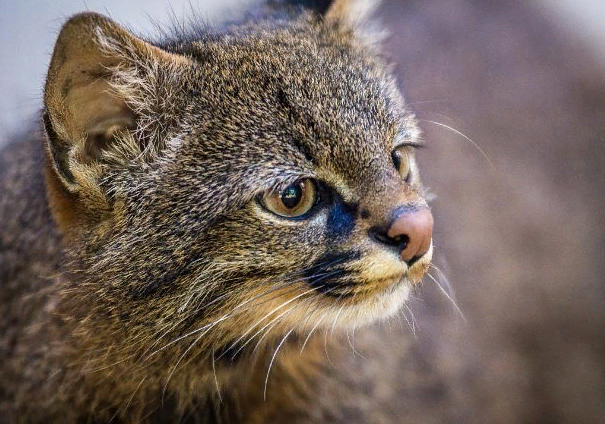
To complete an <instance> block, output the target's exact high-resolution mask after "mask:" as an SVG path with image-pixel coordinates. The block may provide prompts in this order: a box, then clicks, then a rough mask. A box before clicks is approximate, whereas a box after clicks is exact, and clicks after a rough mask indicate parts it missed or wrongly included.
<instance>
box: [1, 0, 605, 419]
mask: <svg viewBox="0 0 605 424" xmlns="http://www.w3.org/2000/svg"><path fill="white" fill-rule="evenodd" d="M7 3H8V4H7ZM246 3H249V1H246V0H231V1H227V0H222V1H220V2H215V1H210V0H208V1H203V0H197V1H191V2H190V1H189V0H185V1H181V0H178V1H177V0H171V1H170V2H168V1H159V0H158V1H148V2H145V3H144V6H141V4H143V3H140V2H135V1H128V0H122V1H120V2H117V1H97V0H94V1H93V0H87V1H83V0H81V1H68V0H62V1H53V2H43V3H42V2H33V1H20V2H5V4H3V5H2V6H1V8H2V13H1V14H0V33H1V38H0V39H1V43H0V57H1V58H2V59H1V60H0V75H1V77H0V93H1V94H2V95H1V96H0V134H6V133H8V132H13V131H17V130H18V129H19V128H20V127H22V126H23V124H24V122H31V121H33V120H34V113H35V111H36V110H37V109H38V108H39V107H40V104H41V101H40V98H41V93H42V88H41V87H42V85H43V79H44V74H45V67H46V64H47V62H48V60H49V57H50V53H51V51H52V45H53V42H54V38H55V36H56V34H57V32H58V29H59V28H60V26H61V23H62V22H63V21H64V20H65V19H66V17H68V16H69V15H70V14H72V13H75V12H77V11H81V10H86V9H88V10H94V11H98V12H101V13H105V14H107V15H110V16H111V17H113V18H114V19H115V20H117V21H119V22H121V23H123V24H127V25H129V26H130V27H131V28H132V29H133V30H135V31H136V32H138V33H142V34H149V33H152V32H153V25H152V24H151V20H156V21H159V22H161V23H168V22H169V20H170V19H169V14H171V13H174V15H176V16H177V17H182V16H187V15H188V13H189V10H190V4H191V5H193V7H194V8H195V9H197V10H201V11H202V16H206V17H207V18H208V19H209V20H210V21H213V20H216V19H220V18H223V17H224V16H225V14H226V13H235V11H237V10H239V9H241V8H242V7H243V6H245V4H246ZM377 16H378V17H379V18H380V19H381V20H382V22H383V24H384V25H385V26H386V27H387V28H388V29H389V31H390V36H389V37H388V38H387V41H386V46H385V49H386V54H387V55H388V57H389V58H390V60H391V61H392V62H393V63H395V64H396V71H397V74H398V77H399V81H400V84H401V86H402V88H403V90H404V93H405V95H406V98H407V100H408V102H409V104H410V106H411V108H413V109H415V110H416V112H417V116H418V118H419V119H420V123H421V126H422V128H423V130H424V137H425V139H426V140H427V142H428V144H429V146H430V147H429V148H428V149H424V150H423V151H421V152H420V153H419V155H420V161H421V166H422V172H423V176H424V180H425V182H426V183H427V185H428V186H430V188H431V190H432V192H433V193H434V194H435V195H436V200H434V201H433V203H432V208H433V212H434V215H435V221H436V232H435V245H436V252H437V253H436V260H435V263H436V265H437V266H438V268H439V270H441V271H443V275H442V274H441V272H440V271H438V270H437V269H435V270H433V271H432V274H433V275H434V277H435V278H436V280H437V281H438V282H439V284H441V285H443V286H446V285H447V283H448V282H449V283H451V286H452V287H453V293H449V295H450V297H454V296H455V302H456V303H457V305H458V307H459V308H460V310H461V311H462V313H463V314H464V319H463V318H462V317H461V314H460V313H458V312H457V308H456V307H454V306H453V304H452V302H450V300H449V299H448V297H447V296H446V295H444V293H443V292H442V291H441V290H440V289H439V288H438V286H437V284H435V283H434V282H433V281H432V280H431V279H430V278H428V279H426V281H425V284H424V285H423V287H422V289H421V290H420V293H418V296H417V298H418V299H416V300H414V301H413V302H412V304H411V306H410V307H411V310H412V312H413V313H414V316H415V320H416V324H414V325H417V327H418V328H417V329H416V339H415V340H414V341H413V344H412V352H415V353H416V355H411V356H409V359H408V360H406V361H405V362H404V363H402V364H401V372H403V373H404V374H406V375H408V376H409V378H408V379H406V380H405V382H403V383H402V386H403V387H404V389H405V390H402V392H401V393H402V405H403V406H402V408H403V409H404V411H403V412H402V415H401V417H402V420H403V421H409V422H423V423H428V422H574V423H575V422H578V423H579V422H601V423H603V422H605V278H604V276H603V272H604V269H605V266H604V263H605V253H604V252H605V222H604V219H603V214H604V211H605V25H604V24H603V22H604V21H603V20H604V19H605V2H603V1H602V0H595V1H589V0H584V1H580V0H577V1H563V0H541V1H534V2H527V1H513V0H509V1H502V2H497V1H479V0H448V1H442V0H390V1H389V0H385V1H384V3H383V5H382V6H381V8H380V9H379V10H378V12H377Z"/></svg>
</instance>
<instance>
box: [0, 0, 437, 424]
mask: <svg viewBox="0 0 605 424" xmlns="http://www.w3.org/2000/svg"><path fill="white" fill-rule="evenodd" d="M304 3H306V2H273V3H271V4H270V5H269V6H266V9H264V10H266V11H267V13H268V14H269V15H268V17H265V18H262V19H254V20H252V21H249V22H244V23H242V24H241V25H239V26H237V27H229V28H228V29H226V30H224V31H219V32H209V31H206V30H203V29H192V30H191V32H190V33H179V34H176V35H175V36H174V37H168V38H166V39H164V40H162V41H160V42H157V43H151V42H149V41H145V40H142V39H140V38H137V37H135V36H134V35H132V34H130V33H129V32H127V31H125V30H124V29H122V28H121V27H120V26H119V25H117V24H116V23H114V22H112V21H110V20H109V19H107V18H105V17H102V16H100V15H96V14H81V15H77V16H75V17H73V18H71V19H70V20H69V21H68V22H67V23H66V24H65V26H64V27H63V29H62V31H61V33H60V34H59V38H58V41H57V44H56V47H55V51H54V53H53V57H52V60H51V63H50V67H49V72H48V78H47V82H46V87H45V95H44V111H43V116H42V125H41V126H42V127H43V128H44V133H45V134H44V136H43V135H42V131H41V130H40V129H35V130H33V131H32V132H31V133H30V134H29V135H28V136H27V137H25V138H24V139H22V140H19V141H18V142H16V143H14V144H12V145H11V146H9V147H8V148H7V149H6V150H5V151H4V152H3V153H2V165H1V166H0V172H1V174H0V176H1V178H0V184H1V185H2V187H1V188H2V191H3V193H6V194H5V195H3V198H2V200H1V201H0V213H1V215H0V218H1V220H2V225H3V227H2V229H3V231H2V235H1V237H2V238H1V239H0V240H1V242H2V251H1V252H0V260H1V262H0V272H1V273H2V274H1V276H2V285H3V288H2V303H1V305H2V306H1V307H2V312H3V314H4V316H7V317H8V320H5V321H4V322H3V328H2V334H3V336H2V339H1V344H0V349H1V350H0V357H1V358H2V361H1V362H2V365H0V370H1V371H2V374H3V378H2V380H3V385H4V387H3V388H2V392H0V394H1V395H2V400H0V402H1V403H0V408H1V411H2V413H3V414H4V416H5V417H9V418H8V420H9V421H10V422H19V421H23V422H29V421H40V420H44V421H53V422H81V421H82V420H89V421H98V422H107V421H108V420H111V419H113V420H116V421H126V422H129V421H162V420H167V421H174V420H177V419H179V417H180V418H181V419H185V418H186V419H190V420H192V421H201V422H208V421H213V420H216V421H243V422H269V421H271V420H275V419H278V418H279V419H285V418H286V417H289V416H290V417H297V418H298V419H300V420H301V421H304V420H312V419H313V420H315V419H322V420H323V419H326V417H328V416H332V417H337V416H343V417H344V416H345V415H346V414H345V415H342V414H344V412H343V411H345V410H346V408H347V407H346V406H345V404H346V403H347V402H351V401H353V400H355V399H358V398H360V399H364V398H368V396H369V395H368V393H363V391H359V392H357V393H355V390H353V389H351V393H348V394H347V393H346V391H347V390H349V387H348V386H347V385H345V386H343V387H342V393H336V392H334V393H332V394H331V396H332V397H333V400H332V402H328V403H327V404H325V403H323V402H324V399H319V398H318V391H319V387H320V386H329V385H330V384H333V383H331V382H333V381H334V379H338V378H344V379H346V378H350V377H349V376H347V375H346V373H343V370H338V369H337V368H333V369H329V368H327V365H326V360H328V361H329V358H326V356H325V353H324V350H327V349H328V348H327V344H328V343H327V339H328V334H329V335H330V336H333V335H334V333H336V335H335V336H334V337H330V340H331V342H330V344H333V345H334V349H335V353H334V355H336V357H338V356H339V355H340V354H339V353H338V352H339V348H340V346H341V345H342V344H343V340H342V339H341V338H339V337H338V334H339V333H340V332H341V331H342V330H343V329H350V328H355V327H357V326H361V325H363V324H366V323H369V322H373V321H376V320H378V319H381V318H386V317H388V316H390V315H392V314H394V313H395V312H396V311H397V309H398V308H399V307H400V306H401V305H402V303H403V302H404V301H405V299H406V297H407V295H408V292H409V290H410V287H411V286H412V285H414V284H416V283H418V282H419V280H420V279H421V278H422V276H423V275H424V272H426V269H427V267H428V264H429V261H430V256H431V255H430V254H428V255H426V256H425V257H424V258H423V259H422V260H421V261H419V262H418V263H416V264H414V265H413V266H411V267H409V268H408V266H407V265H405V264H404V263H403V262H402V261H400V260H399V257H398V255H397V254H396V253H394V252H392V251H390V250H388V249H386V248H385V247H383V246H381V245H379V244H377V243H375V242H374V241H372V240H371V239H370V237H369V236H368V230H369V229H370V228H373V227H376V226H386V225H388V224H389V222H390V220H391V219H392V216H393V214H394V212H395V211H396V210H397V209H398V208H400V207H402V206H410V205H416V206H418V205H421V206H424V205H425V204H426V203H425V200H424V197H423V196H424V192H423V188H422V185H421V182H420V180H419V178H418V172H417V168H416V166H415V165H414V164H413V163H412V168H413V175H412V179H411V181H410V182H409V183H408V182H405V181H404V180H403V179H402V178H401V177H400V175H399V174H398V172H397V170H396V169H395V167H394V165H393V162H392V158H391V153H392V151H393V149H394V148H395V147H396V146H397V145H399V144H402V143H404V144H414V143H418V130H417V127H416V124H415V120H414V117H413V116H412V115H411V114H410V113H409V112H408V111H407V110H406V109H405V107H404V104H403V100H402V98H401V96H400V94H399V92H398V90H397V88H396V84H395V82H394V80H393V78H392V77H391V76H390V74H389V72H388V68H387V66H386V65H385V64H384V63H383V61H382V60H381V59H380V58H379V56H378V54H377V46H376V45H375V44H374V43H373V39H372V38H371V37H370V38H368V37H366V36H365V35H364V34H366V33H365V27H364V25H363V23H362V22H363V19H365V17H364V16H365V14H366V13H367V11H368V10H369V8H367V7H361V8H358V6H359V4H360V3H364V2H351V1H344V0H343V1H340V0H336V1H334V2H333V3H330V4H329V3H328V2H315V3H316V4H311V3H313V2H309V3H308V4H307V5H306V7H305V4H304ZM312 5H314V6H315V10H313V9H312V8H309V6H312ZM362 6H363V5H362ZM263 7H265V6H263ZM362 27H364V28H362ZM192 34H195V35H192ZM42 145H43V146H44V151H43V152H42ZM411 150H412V148H410V155H412V151H411ZM43 160H44V161H45V164H44V165H43V163H42V161H43ZM43 178H44V181H45V182H44V181H43ZM301 178H313V179H315V180H317V181H318V188H319V190H320V191H321V193H322V196H321V201H320V203H319V205H318V206H317V208H316V210H315V212H314V213H313V215H312V216H311V217H309V218H308V219H306V220H297V221H289V220H284V219H282V218H279V217H277V216H276V215H274V214H273V213H271V212H269V211H267V210H265V209H264V208H263V207H262V206H261V205H260V203H259V202H258V198H259V196H262V195H263V193H267V192H271V191H275V192H279V191H280V190H282V189H283V188H285V187H286V186H288V185H289V184H291V183H293V182H295V181H297V180H300V179H301ZM45 191H46V194H47V198H48V203H46V202H45V201H44V192H45ZM51 215H52V219H51V217H50V216H51ZM344 343H346V341H345V342H344ZM324 344H326V346H325V347H324ZM303 347H304V349H303ZM301 350H303V353H302V354H301V353H300V351H301ZM364 379H365V380H367V376H366V377H364ZM339 399H340V400H339ZM367 406H368V407H367V408H365V409H367V411H372V410H373V409H375V408H372V407H370V405H367ZM362 409H364V408H362ZM321 411H324V412H321ZM368 413H369V412H368ZM314 414H315V415H314ZM317 414H319V415H317ZM322 414H323V415H322ZM313 417H315V418H313ZM321 417H323V418H321ZM362 417H363V416H359V417H358V418H360V419H362V420H364V418H362ZM369 417H370V415H367V416H366V418H367V419H369ZM368 422H369V421H368Z"/></svg>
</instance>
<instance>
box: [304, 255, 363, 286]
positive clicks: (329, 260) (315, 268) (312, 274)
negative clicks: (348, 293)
mask: <svg viewBox="0 0 605 424" xmlns="http://www.w3.org/2000/svg"><path fill="white" fill-rule="evenodd" d="M359 258H361V253H360V252H357V251H353V252H343V253H326V254H325V255H323V256H321V257H320V258H319V259H317V260H316V261H315V262H313V263H312V264H311V266H310V267H309V268H307V269H306V271H305V272H304V274H303V277H304V278H305V281H306V283H307V284H309V285H310V286H311V287H313V288H315V289H316V290H317V291H318V292H319V293H322V294H325V295H328V296H329V295H330V294H331V293H332V292H335V291H337V290H339V289H342V288H345V287H350V286H352V285H354V283H353V282H351V281H347V282H346V283H345V282H343V280H344V279H346V277H349V276H350V274H351V273H353V272H354V271H351V270H347V269H345V268H344V267H343V265H345V264H347V263H348V262H351V261H354V260H358V259H359ZM333 296H336V297H340V296H341V294H339V293H334V295H333Z"/></svg>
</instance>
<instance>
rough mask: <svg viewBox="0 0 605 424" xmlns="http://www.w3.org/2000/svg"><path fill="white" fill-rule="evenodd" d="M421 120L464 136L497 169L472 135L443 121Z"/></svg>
mask: <svg viewBox="0 0 605 424" xmlns="http://www.w3.org/2000/svg"><path fill="white" fill-rule="evenodd" d="M419 121H423V122H428V123H430V124H434V125H438V126H440V127H443V128H446V129H448V130H450V131H452V132H453V133H455V134H457V135H459V136H460V137H462V138H464V139H465V140H466V141H468V142H469V143H471V144H472V145H473V146H475V148H476V149H477V150H478V151H479V152H480V153H481V155H483V157H484V158H485V160H487V163H488V164H489V166H490V167H491V168H492V169H493V170H495V169H496V167H495V166H494V163H493V162H492V160H491V159H490V158H489V156H488V155H487V153H485V151H484V150H483V149H482V148H481V147H480V146H479V145H478V144H477V143H475V142H474V141H473V140H472V139H471V138H470V137H468V136H466V135H465V134H463V133H461V132H460V131H458V130H457V129H455V128H452V127H450V126H449V125H446V124H442V123H441V122H437V121H431V120H429V119H419Z"/></svg>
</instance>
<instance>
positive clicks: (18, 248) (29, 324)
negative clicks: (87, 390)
mask: <svg viewBox="0 0 605 424" xmlns="http://www.w3.org/2000/svg"><path fill="white" fill-rule="evenodd" d="M41 137H42V136H41V134H39V133H38V132H36V131H29V132H26V133H24V134H21V135H19V136H16V137H11V138H10V139H9V141H8V143H7V144H6V146H5V147H4V148H2V149H1V150H0V193H1V195H0V222H2V226H1V227H0V316H2V317H3V319H2V320H0V364H1V365H0V375H1V378H2V381H3V384H5V383H6V384H8V382H9V381H11V374H12V371H13V370H14V369H16V368H15V366H19V364H17V363H16V362H19V361H18V356H19V351H20V350H22V349H23V347H24V345H25V344H27V343H28V341H27V340H28V339H29V337H28V334H33V333H36V331H35V330H34V327H35V323H36V322H39V321H41V315H44V314H46V313H47V312H48V308H45V307H44V306H47V305H46V304H47V303H48V300H49V299H48V297H47V296H46V294H45V290H44V288H45V287H47V286H48V285H49V284H50V282H51V278H52V277H53V275H55V274H56V273H57V270H58V268H57V263H58V255H59V254H60V248H59V237H58V234H57V231H56V229H55V226H54V224H53V223H52V218H51V214H50V210H49V207H48V204H47V203H46V196H45V186H44V175H43V171H42V169H43V166H42V163H43V161H44V153H43V147H42V146H43V145H42V139H41ZM15 361H16V362H15ZM6 384H5V385H6ZM2 397H3V396H2Z"/></svg>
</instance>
